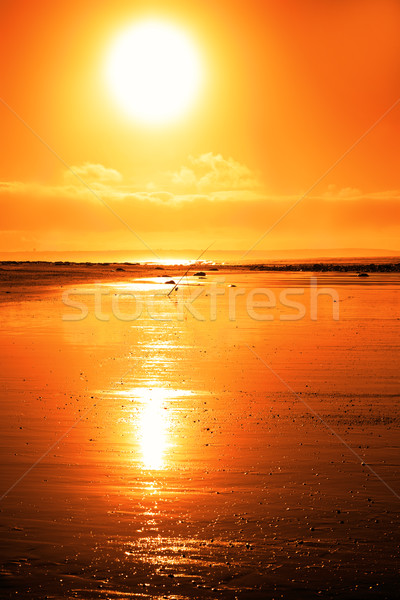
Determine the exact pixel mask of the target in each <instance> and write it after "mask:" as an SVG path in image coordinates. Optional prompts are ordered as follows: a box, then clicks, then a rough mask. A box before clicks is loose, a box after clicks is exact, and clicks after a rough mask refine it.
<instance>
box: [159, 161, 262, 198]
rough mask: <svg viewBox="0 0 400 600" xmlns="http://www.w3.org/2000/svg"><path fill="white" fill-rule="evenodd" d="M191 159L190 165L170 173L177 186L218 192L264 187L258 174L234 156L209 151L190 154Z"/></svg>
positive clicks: (178, 187) (172, 181) (173, 182)
mask: <svg viewBox="0 0 400 600" xmlns="http://www.w3.org/2000/svg"><path fill="white" fill-rule="evenodd" d="M188 162H189V164H188V165H184V166H182V167H181V168H180V169H179V170H178V171H175V172H172V173H170V174H169V175H170V181H171V183H172V185H173V186H174V187H175V188H176V189H183V190H185V191H193V192H196V191H200V192H214V191H220V190H224V191H227V190H230V191H233V190H254V189H259V188H260V187H261V184H260V182H259V181H258V179H257V177H256V176H255V174H254V173H252V171H251V170H250V169H249V168H248V167H246V166H245V165H242V164H241V163H239V162H237V161H235V160H234V159H233V158H224V157H223V156H222V155H221V154H213V153H212V152H208V153H206V154H201V155H200V156H198V157H193V156H190V157H189V159H188Z"/></svg>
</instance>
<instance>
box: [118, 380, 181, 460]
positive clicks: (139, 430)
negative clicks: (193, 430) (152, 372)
mask: <svg viewBox="0 0 400 600" xmlns="http://www.w3.org/2000/svg"><path fill="white" fill-rule="evenodd" d="M191 393H192V392H191V391H188V390H171V389H168V388H162V387H156V386H152V387H140V388H132V389H130V390H128V397H129V399H130V400H131V401H132V402H136V403H138V404H139V406H138V411H139V412H138V413H133V414H131V417H130V420H131V423H132V425H133V429H134V431H135V433H136V435H137V440H138V442H139V446H140V452H141V467H142V469H143V470H148V471H161V470H163V469H165V468H167V466H168V449H169V448H171V447H172V446H174V445H175V444H174V442H173V429H174V424H176V423H175V422H176V419H177V409H176V408H175V407H174V401H175V400H178V399H179V398H180V397H182V396H188V395H190V394H191Z"/></svg>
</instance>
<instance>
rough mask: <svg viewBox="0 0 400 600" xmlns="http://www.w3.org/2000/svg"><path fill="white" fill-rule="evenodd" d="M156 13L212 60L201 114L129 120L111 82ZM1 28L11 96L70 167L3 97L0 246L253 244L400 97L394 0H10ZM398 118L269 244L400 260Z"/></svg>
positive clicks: (4, 87)
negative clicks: (396, 254)
mask: <svg viewBox="0 0 400 600" xmlns="http://www.w3.org/2000/svg"><path fill="white" fill-rule="evenodd" d="M147 16H152V17H155V18H157V19H160V20H163V19H165V20H167V21H169V22H172V23H175V24H176V25H177V26H178V27H179V28H180V29H181V30H183V31H185V33H186V34H187V36H189V38H190V39H191V40H192V41H193V43H194V44H195V46H196V47H197V48H198V51H199V53H200V56H201V59H202V62H203V66H204V81H203V85H202V87H201V89H200V92H199V94H198V96H197V97H196V100H195V102H194V103H193V105H192V106H191V108H190V110H189V111H188V112H187V113H185V114H183V115H182V117H181V118H180V119H178V120H177V121H176V122H173V123H169V124H165V125H162V126H158V127H155V126H153V127H149V126H147V125H145V124H144V123H138V122H137V121H133V120H130V119H129V118H127V116H126V115H125V114H124V113H123V112H122V111H121V109H120V107H119V106H118V105H117V104H116V102H115V100H114V98H113V97H112V95H111V93H110V90H109V89H108V88H107V83H106V81H105V77H104V64H105V60H106V57H107V52H108V49H109V48H110V44H111V43H112V42H113V40H115V39H116V38H117V37H118V34H119V33H120V32H121V31H122V30H123V29H124V28H126V26H127V25H129V24H130V23H134V22H135V21H137V20H139V19H141V18H143V17H147ZM0 27H1V31H0V43H1V46H2V48H1V56H2V60H1V73H0V81H1V98H2V99H3V100H4V101H5V102H6V103H7V104H8V105H9V106H10V107H11V108H12V110H13V111H15V113H16V114H17V115H18V116H19V117H20V118H21V119H23V120H24V121H25V123H26V124H27V125H28V126H29V127H30V128H31V129H32V130H33V131H34V132H36V134H37V135H39V136H40V137H41V138H42V140H44V142H46V144H47V145H48V146H49V147H50V148H51V149H52V150H53V151H54V152H55V153H56V154H57V155H58V157H60V158H61V159H62V160H60V159H59V158H57V157H56V156H55V155H54V153H52V152H51V151H50V150H49V148H48V147H46V145H44V144H43V143H42V142H41V141H40V140H39V139H38V138H37V137H36V136H35V135H34V134H33V133H32V131H31V130H30V129H29V128H28V127H27V126H26V125H24V124H23V123H22V122H21V121H20V120H19V119H18V118H17V117H16V116H15V114H13V113H12V112H11V110H10V109H9V108H7V107H6V106H5V105H4V104H0V123H1V132H2V143H1V146H0V154H1V156H0V203H1V214H2V218H1V221H0V224H1V230H2V231H1V242H0V250H1V251H5V250H11V251H13V250H32V249H33V248H36V249H37V250H53V249H54V250H68V249H71V250H79V249H82V250H83V249H93V250H100V249H110V250H113V249H126V248H131V249H142V248H143V245H142V243H141V242H140V240H139V239H138V237H136V236H135V235H134V234H133V233H132V231H131V230H134V232H135V233H137V234H138V236H139V237H140V238H142V239H143V240H144V241H145V242H146V243H147V244H149V245H150V246H151V247H153V248H155V249H159V248H193V247H194V248H204V247H206V246H207V245H208V244H209V243H210V242H211V241H213V240H216V241H215V246H216V247H217V248H221V249H243V251H245V250H247V249H248V248H249V247H250V246H252V245H253V244H254V243H255V242H256V241H257V240H258V239H259V238H260V237H261V236H262V234H263V233H264V232H265V231H267V230H268V229H269V228H270V227H271V226H272V225H273V224H274V223H275V222H276V221H277V220H278V219H279V217H280V216H281V215H282V214H284V213H285V211H287V210H288V209H289V208H290V206H291V205H293V204H294V203H295V202H296V200H297V199H298V198H300V197H301V196H302V194H303V193H304V192H306V191H307V190H308V189H309V188H310V187H311V186H313V184H314V183H315V182H316V181H317V180H318V179H319V178H320V177H321V176H322V175H323V174H324V173H325V172H326V171H327V170H328V169H329V168H330V167H331V166H332V165H333V164H334V163H335V161H336V160H337V159H338V158H340V157H341V156H342V155H343V153H344V152H345V151H346V150H347V149H348V148H349V147H350V146H351V145H352V144H353V143H354V142H355V141H356V140H357V139H358V138H360V136H362V135H363V134H364V133H365V132H366V131H367V130H368V129H369V128H370V126H371V125H373V124H374V123H375V122H376V121H377V120H378V119H379V118H380V117H381V116H382V115H383V114H384V113H385V111H386V110H387V109H388V108H390V107H391V106H392V105H393V104H394V103H395V102H396V100H397V99H398V98H399V97H400V78H399V75H400V69H399V66H400V36H399V35H398V32H399V28H400V3H399V2H398V1H396V0H392V1H388V0H375V1H370V0H358V1H355V0H346V1H340V0H332V1H327V0H312V1H310V0H302V1H300V0H297V1H296V2H295V1H291V0H286V1H284V2H282V1H278V0H276V1H274V2H272V1H268V0H266V1H264V2H260V1H255V0H251V1H248V2H246V3H245V2H243V1H242V0H241V1H238V0H233V1H232V0H229V1H227V0H219V1H218V2H215V1H213V2H212V1H210V0H202V1H201V2H200V1H197V0H193V1H190V2H187V1H186V2H184V1H183V0H182V1H180V2H178V1H168V2H153V1H152V0H148V1H147V2H132V1H130V2H121V1H119V0H115V1H114V2H108V1H107V2H102V1H99V0H96V2H94V1H92V0H85V1H84V2H75V1H72V2H68V3H66V2H65V3H64V2H63V3H58V2H51V1H42V0H38V2H35V3H33V2H28V1H19V0H11V1H7V0H6V1H4V0H3V2H2V4H1V21H0ZM399 123H400V105H398V106H397V107H396V108H395V109H394V110H392V111H391V112H390V114H388V115H387V116H386V117H385V118H384V119H383V120H382V121H381V122H380V123H379V124H378V125H377V126H376V127H375V128H374V129H373V131H371V132H370V133H369V134H368V135H367V136H366V137H365V139H363V140H362V141H361V142H360V143H359V144H358V145H357V146H356V147H355V148H354V149H353V150H352V151H351V152H350V153H349V154H348V155H347V156H346V157H345V158H344V159H343V160H342V161H341V162H340V164H339V165H337V166H336V167H335V168H334V169H333V170H332V171H331V172H330V173H329V174H328V175H327V176H326V177H325V178H324V179H323V180H322V181H321V182H320V183H319V184H318V185H317V186H316V187H315V188H314V189H313V190H312V192H311V193H310V194H309V195H308V196H307V197H306V198H305V199H304V200H302V201H301V202H300V203H299V204H298V206H297V207H296V208H295V209H294V210H293V211H292V212H291V213H290V215H289V216H288V217H287V218H285V219H283V220H282V221H281V222H280V223H279V224H278V225H277V226H276V227H275V228H274V229H273V230H272V231H271V232H270V233H269V234H268V235H267V236H266V237H265V238H264V240H263V241H262V243H261V244H260V245H259V246H258V247H257V249H258V250H262V249H265V250H271V249H272V250H274V249H277V248H278V249H279V248H335V247H336V248H341V247H365V248H368V247H372V248H388V249H400V245H399V243H398V239H399V233H400V231H399V225H398V224H399V219H398V217H399V216H400V191H399V190H400V182H399V164H400V160H399V159H400V152H399V141H398V140H399ZM66 165H68V166H72V167H73V168H74V169H75V171H76V172H77V173H78V174H79V175H80V177H81V179H82V180H83V181H84V182H85V183H86V184H87V185H88V186H89V187H91V188H92V189H93V190H94V192H95V193H96V195H97V196H98V197H97V198H96V197H95V196H94V195H93V194H91V192H90V191H89V190H88V189H87V187H85V186H84V185H83V183H82V181H79V180H78V179H76V178H74V177H73V175H72V174H71V173H70V172H69V171H68V169H67V167H66ZM99 197H100V198H101V199H103V200H104V202H106V203H107V204H108V205H109V206H110V207H111V208H112V210H113V211H114V212H115V213H117V214H118V215H119V216H120V217H121V218H122V219H123V220H124V221H125V222H126V223H127V224H128V225H129V227H130V229H131V230H130V229H129V228H128V227H125V226H124V225H123V224H122V223H121V222H120V221H119V220H118V219H117V218H116V217H115V215H113V214H112V213H111V212H110V211H109V210H108V209H107V208H106V207H105V206H104V205H103V204H102V203H101V200H99ZM171 234H173V235H171Z"/></svg>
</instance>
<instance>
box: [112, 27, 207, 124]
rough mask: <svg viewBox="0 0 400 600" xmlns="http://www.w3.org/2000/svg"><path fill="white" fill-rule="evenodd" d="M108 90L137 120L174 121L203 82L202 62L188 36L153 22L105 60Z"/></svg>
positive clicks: (131, 33)
mask: <svg viewBox="0 0 400 600" xmlns="http://www.w3.org/2000/svg"><path fill="white" fill-rule="evenodd" d="M106 77H107V81H108V85H109V87H110V90H111V92H112V94H113V96H114V97H115V99H116V100H117V101H118V103H119V105H120V106H121V108H123V109H124V111H125V112H126V113H127V114H128V115H130V116H131V117H133V118H134V119H136V120H139V121H141V122H145V123H149V124H158V123H163V122H168V121H172V120H176V119H177V118H179V117H180V116H182V115H183V114H184V113H185V112H186V111H187V110H188V109H189V107H190V105H191V104H192V103H193V102H194V100H195V98H196V94H197V92H198V90H199V87H200V83H201V79H202V67H201V61H200V58H199V55H198V52H197V49H196V47H195V45H194V44H193V43H192V41H191V40H190V38H189V37H188V36H187V35H186V34H185V33H184V32H183V31H181V30H180V29H179V28H177V27H175V26H174V25H172V24H170V23H166V22H162V21H157V20H154V19H151V20H145V21H141V22H138V23H136V24H134V25H133V26H131V27H129V28H128V29H127V30H125V31H123V32H122V33H121V34H120V35H119V36H118V37H117V39H116V41H115V42H114V44H113V45H112V47H111V49H110V52H109V54H108V57H107V61H106Z"/></svg>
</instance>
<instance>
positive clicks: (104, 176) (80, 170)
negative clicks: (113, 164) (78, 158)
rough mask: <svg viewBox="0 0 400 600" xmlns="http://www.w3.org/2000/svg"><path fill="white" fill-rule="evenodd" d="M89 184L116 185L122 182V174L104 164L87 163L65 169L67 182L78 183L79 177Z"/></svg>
mask: <svg viewBox="0 0 400 600" xmlns="http://www.w3.org/2000/svg"><path fill="white" fill-rule="evenodd" d="M76 175H78V177H79V178H81V179H83V181H84V182H85V183H87V184H93V183H100V184H103V185H104V184H110V185H115V184H119V183H121V182H122V175H121V173H119V172H118V171H116V170H115V169H109V168H107V167H104V166H103V165H99V164H93V163H85V164H84V165H80V166H75V165H74V166H72V167H71V168H70V169H69V170H67V171H65V174H64V178H65V181H66V182H67V183H72V184H77V183H79V178H78V177H76Z"/></svg>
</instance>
